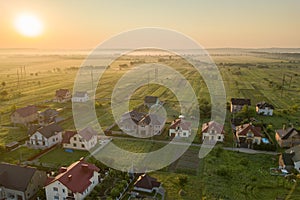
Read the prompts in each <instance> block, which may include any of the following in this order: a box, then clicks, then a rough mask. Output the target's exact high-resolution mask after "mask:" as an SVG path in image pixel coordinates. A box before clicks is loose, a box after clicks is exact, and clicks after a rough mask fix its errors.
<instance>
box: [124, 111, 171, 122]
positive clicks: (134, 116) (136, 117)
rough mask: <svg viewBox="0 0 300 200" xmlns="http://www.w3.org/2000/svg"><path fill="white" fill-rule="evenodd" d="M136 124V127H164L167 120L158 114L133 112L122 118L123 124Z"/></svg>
mask: <svg viewBox="0 0 300 200" xmlns="http://www.w3.org/2000/svg"><path fill="white" fill-rule="evenodd" d="M132 121H133V122H134V123H135V124H136V125H140V126H147V125H162V124H164V123H165V118H163V117H161V116H159V115H156V114H147V113H142V112H138V111H136V110H132V111H130V112H127V113H125V114H124V115H123V116H122V123H125V124H130V125H131V122H132Z"/></svg>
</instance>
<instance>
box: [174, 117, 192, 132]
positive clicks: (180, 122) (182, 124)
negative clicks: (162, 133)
mask: <svg viewBox="0 0 300 200" xmlns="http://www.w3.org/2000/svg"><path fill="white" fill-rule="evenodd" d="M191 126H192V123H191V122H187V121H185V120H182V119H176V120H175V121H173V122H172V124H171V126H170V129H176V128H177V127H180V128H182V130H190V129H191Z"/></svg>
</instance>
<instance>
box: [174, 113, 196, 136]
mask: <svg viewBox="0 0 300 200" xmlns="http://www.w3.org/2000/svg"><path fill="white" fill-rule="evenodd" d="M191 134H192V123H191V122H189V121H186V120H185V118H184V117H183V116H179V118H178V119H175V120H174V121H173V122H172V123H171V125H170V128H169V136H170V137H189V136H191Z"/></svg>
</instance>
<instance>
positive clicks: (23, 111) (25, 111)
mask: <svg viewBox="0 0 300 200" xmlns="http://www.w3.org/2000/svg"><path fill="white" fill-rule="evenodd" d="M37 111H38V109H37V108H36V107H35V106H34V105H30V106H26V107H24V108H18V109H16V110H15V112H14V113H18V114H19V115H20V116H21V117H27V116H30V115H32V114H35V113H37Z"/></svg>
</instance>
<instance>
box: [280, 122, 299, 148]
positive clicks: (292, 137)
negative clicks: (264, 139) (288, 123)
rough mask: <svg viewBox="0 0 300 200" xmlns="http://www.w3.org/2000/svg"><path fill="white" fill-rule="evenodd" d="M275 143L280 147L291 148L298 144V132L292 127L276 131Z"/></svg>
mask: <svg viewBox="0 0 300 200" xmlns="http://www.w3.org/2000/svg"><path fill="white" fill-rule="evenodd" d="M275 138H276V141H277V143H278V145H279V146H280V147H293V146H296V145H298V144H300V130H297V129H296V128H294V127H290V128H288V129H287V128H286V127H285V126H284V127H283V129H279V130H276V135H275Z"/></svg>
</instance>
